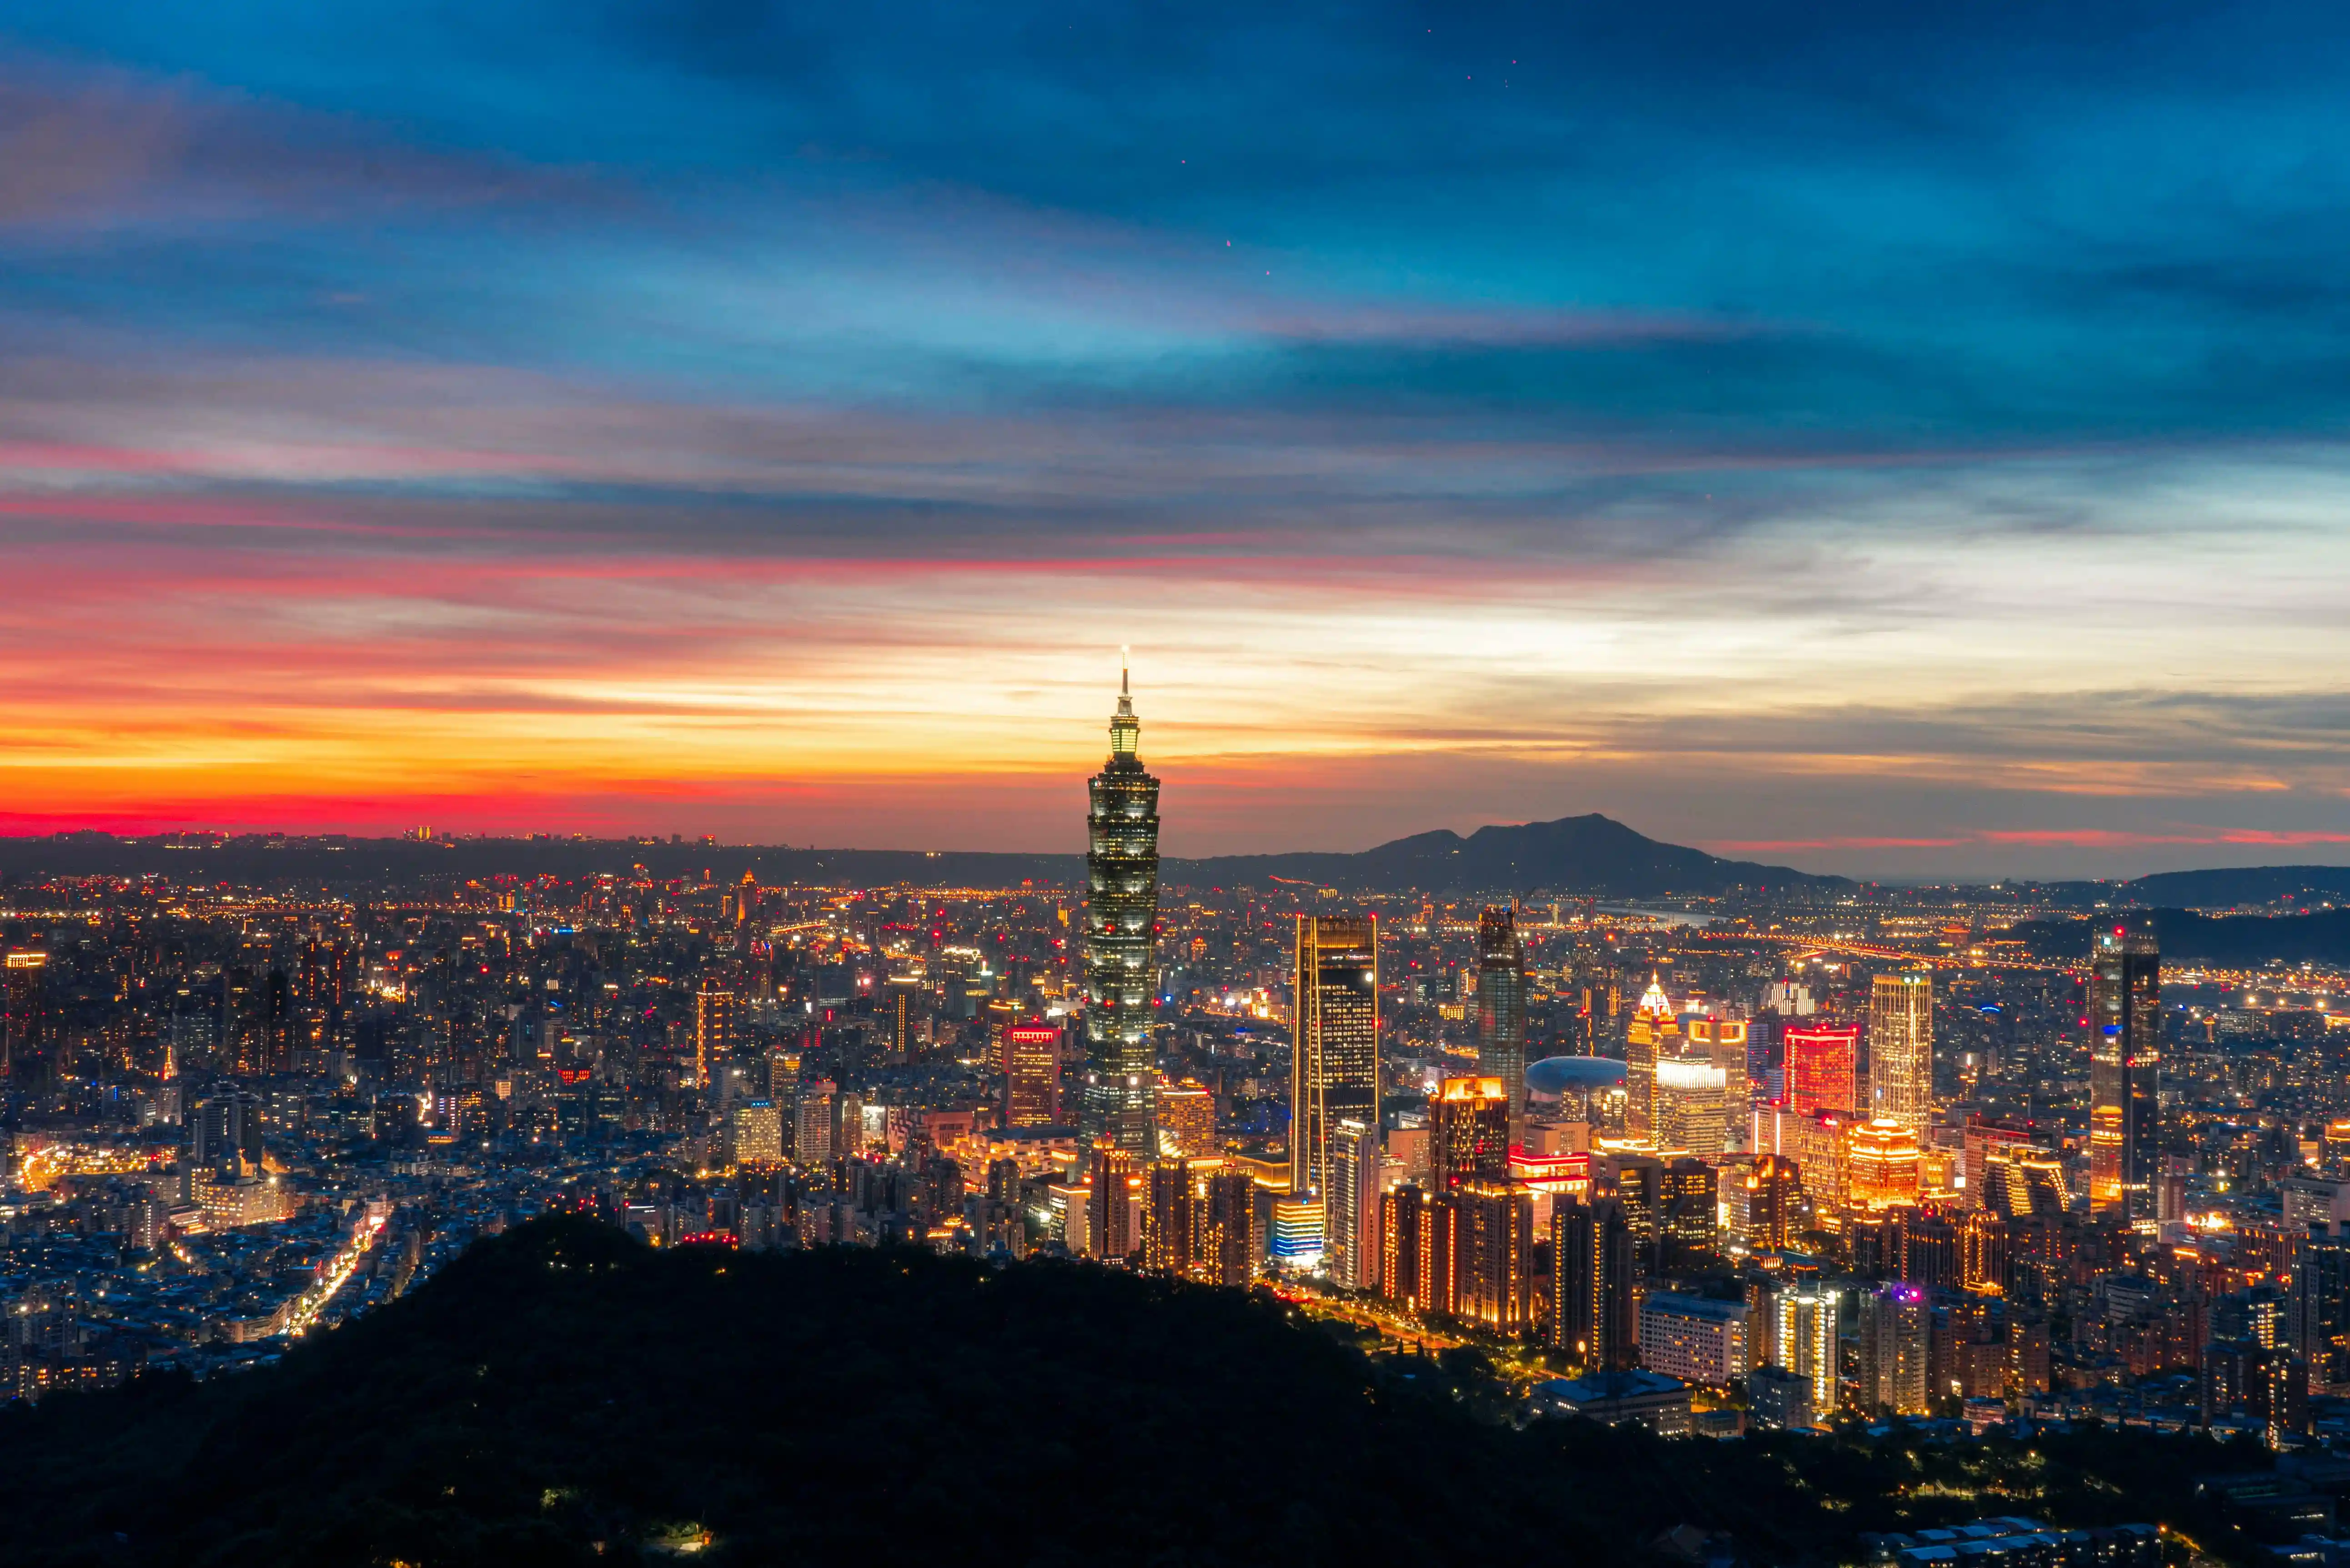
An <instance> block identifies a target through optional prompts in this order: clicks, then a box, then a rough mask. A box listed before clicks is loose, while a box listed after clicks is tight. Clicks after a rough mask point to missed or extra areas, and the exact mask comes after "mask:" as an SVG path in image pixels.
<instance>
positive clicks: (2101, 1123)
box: [2089, 925, 2162, 1220]
mask: <svg viewBox="0 0 2350 1568" xmlns="http://www.w3.org/2000/svg"><path fill="white" fill-rule="evenodd" d="M2161 1022H2162V958H2161V954H2160V951H2159V950H2158V948H2157V947H2156V945H2155V939H2154V933H2153V932H2152V931H2151V930H2147V929H2139V930H2132V929H2129V928H2127V927H2126V926H2120V925H2116V926H2106V927H2101V928H2099V929H2098V931H2097V935H2096V940H2095V944H2094V945H2093V947H2092V948H2091V950H2090V954H2089V1208H2090V1210H2092V1211H2093V1212H2095V1213H2100V1214H2106V1213H2121V1214H2125V1215H2126V1216H2127V1217H2128V1218H2130V1219H2134V1220H2135V1219H2141V1218H2151V1217H2152V1216H2153V1212H2154V1210H2153V1205H2152V1201H2151V1199H2152V1193H2153V1176H2154V1170H2155V1167H2156V1165H2157V1163H2158V1161H2159V1160H2160V1158H2161V1148H2160V1145H2159V1141H2158V1134H2157V1130H2156V1125H2155V1118H2156V1112H2157V1106H2156V1100H2155V1089H2156V1083H2155V1079H2156V1075H2157V1073H2158V1071H2159V1069H2160V1065H2161V1061H2162V1052H2161V1044H2160V1036H2159V1033H2158V1031H2159V1029H2160V1026H2161Z"/></svg>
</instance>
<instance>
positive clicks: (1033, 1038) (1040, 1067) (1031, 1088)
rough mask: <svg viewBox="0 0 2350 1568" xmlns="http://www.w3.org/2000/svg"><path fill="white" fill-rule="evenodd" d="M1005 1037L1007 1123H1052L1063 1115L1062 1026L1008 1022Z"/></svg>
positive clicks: (1005, 1116) (1028, 1124) (1043, 1125)
mask: <svg viewBox="0 0 2350 1568" xmlns="http://www.w3.org/2000/svg"><path fill="white" fill-rule="evenodd" d="M1060 1119H1061V1029H1060V1026H1059V1025H1058V1024H1055V1023H1007V1024H1005V1025H1004V1026H1003V1125H1004V1126H1006V1127H1054V1126H1056V1125H1058V1123H1059V1122H1060Z"/></svg>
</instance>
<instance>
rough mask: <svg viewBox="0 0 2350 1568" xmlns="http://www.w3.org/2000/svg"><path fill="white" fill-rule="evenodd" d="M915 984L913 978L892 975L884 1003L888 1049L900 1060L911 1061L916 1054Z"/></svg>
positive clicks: (883, 1015) (890, 1053) (883, 1018)
mask: <svg viewBox="0 0 2350 1568" xmlns="http://www.w3.org/2000/svg"><path fill="white" fill-rule="evenodd" d="M914 985H915V981H912V980H910V979H904V978H900V977H899V976H897V975H892V976H890V977H889V996H888V997H887V998H886V999H885V1000H884V1002H883V1003H882V1006H883V1010H884V1011H883V1012H882V1020H883V1025H882V1026H883V1027H884V1028H886V1029H887V1030H889V1045H888V1047H887V1049H888V1051H889V1055H890V1056H891V1058H892V1059H894V1060H896V1061H899V1062H905V1061H909V1060H910V1059H911V1058H912V1056H913V1054H914V1023H913V993H914Z"/></svg>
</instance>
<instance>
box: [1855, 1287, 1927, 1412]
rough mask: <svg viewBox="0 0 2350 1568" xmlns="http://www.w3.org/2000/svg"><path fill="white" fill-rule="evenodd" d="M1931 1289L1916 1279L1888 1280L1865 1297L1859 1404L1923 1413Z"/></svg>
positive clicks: (1862, 1302)
mask: <svg viewBox="0 0 2350 1568" xmlns="http://www.w3.org/2000/svg"><path fill="white" fill-rule="evenodd" d="M1931 1315H1932V1314H1931V1313H1930V1311H1929V1306H1928V1303H1927V1299H1926V1293H1925V1291H1923V1290H1921V1289H1920V1288H1918V1286H1916V1285H1908V1284H1900V1285H1887V1286H1885V1287H1884V1288H1883V1289H1882V1290H1877V1291H1872V1292H1870V1293H1867V1294H1866V1295H1864V1296H1862V1297H1861V1298H1860V1404H1861V1408H1862V1409H1863V1410H1865V1411H1868V1412H1871V1413H1874V1412H1875V1411H1876V1410H1877V1407H1880V1406H1885V1407H1890V1408H1891V1409H1892V1411H1893V1413H1894V1414H1895V1415H1897V1416H1923V1415H1925V1414H1927V1413H1928V1408H1929V1407H1928V1406H1927V1403H1926V1395H1927V1380H1926V1354H1927V1346H1928V1339H1929V1333H1928V1331H1929V1319H1930V1317H1931Z"/></svg>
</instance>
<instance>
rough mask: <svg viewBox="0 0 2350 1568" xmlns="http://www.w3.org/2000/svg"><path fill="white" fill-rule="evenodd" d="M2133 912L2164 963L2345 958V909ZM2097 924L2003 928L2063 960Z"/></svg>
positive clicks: (2080, 948) (2241, 964) (2348, 934)
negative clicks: (2149, 927) (2148, 923)
mask: <svg viewBox="0 0 2350 1568" xmlns="http://www.w3.org/2000/svg"><path fill="white" fill-rule="evenodd" d="M2185 875H2197V876H2199V875H2203V873H2199V872H2197V873H2185ZM2135 913H2136V914H2137V916H2139V917H2140V918H2143V919H2150V920H2152V921H2153V923H2154V937H2155V940H2156V942H2157V943H2158V944H2159V945H2160V947H2161V949H2162V957H2163V961H2164V962H2166V963H2204V964H2214V965H2218V966H2220V967H2224V968H2251V969H2257V968H2258V967H2260V966H2261V965H2262V964H2264V963H2267V962H2268V961H2270V960H2272V959H2276V960H2280V961H2283V962H2285V963H2300V962H2303V961H2309V962H2312V963H2328V964H2338V963H2343V962H2350V909H2321V910H2317V911H2315V912H2314V913H2311V914H2307V915H2277V916H2269V915H2205V914H2200V913H2199V912H2197V911H2196V910H2193V909H2150V910H2142V911H2136V912H2135ZM2098 924H2099V921H2098V920H2097V919H2095V917H2091V918H2089V919H2079V920H2027V921H2025V922H2024V923H2023V924H2022V925H2019V926H2016V927H2014V928H2012V929H2011V930H2010V931H2009V932H2008V934H2009V935H2010V936H2012V937H2013V938H2014V939H2015V940H2017V941H2020V942H2022V943H2024V944H2025V945H2026V946H2028V947H2030V948H2031V949H2032V950H2033V952H2035V953H2037V954H2038V955H2039V956H2041V957H2043V958H2046V959H2053V960H2055V961H2059V962H2063V961H2070V960H2076V959H2086V958H2087V957H2088V956H2089V938H2090V934H2091V933H2092V932H2094V931H2095V929H2097V926H2098Z"/></svg>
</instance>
